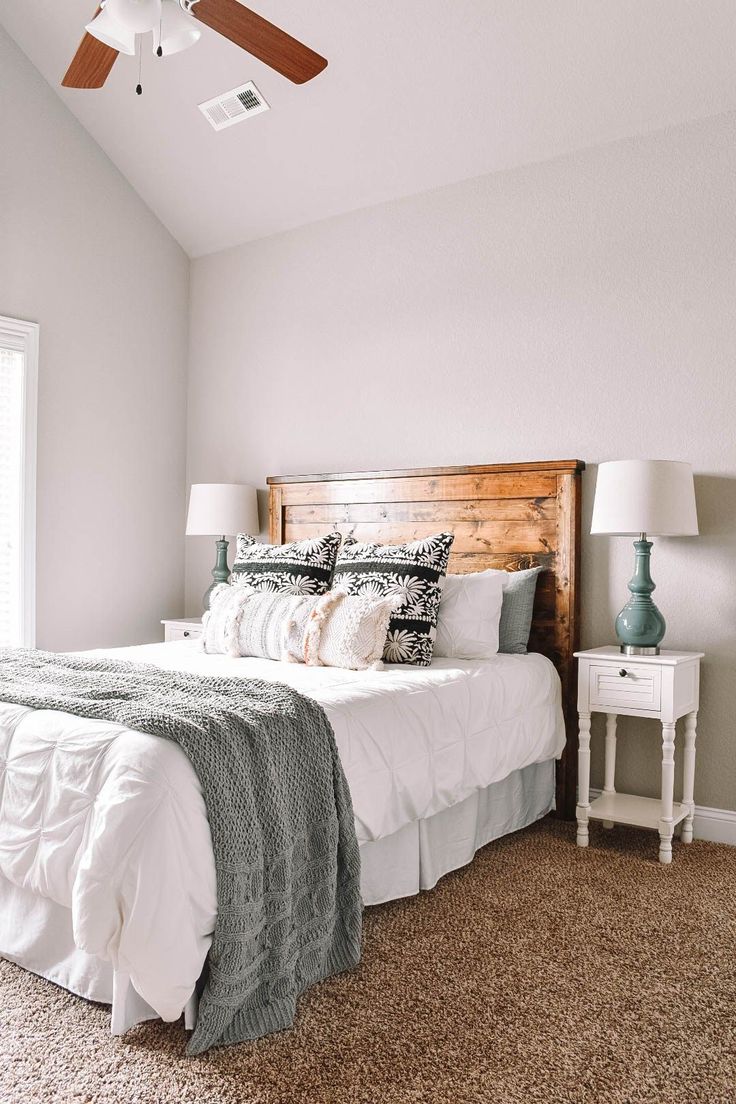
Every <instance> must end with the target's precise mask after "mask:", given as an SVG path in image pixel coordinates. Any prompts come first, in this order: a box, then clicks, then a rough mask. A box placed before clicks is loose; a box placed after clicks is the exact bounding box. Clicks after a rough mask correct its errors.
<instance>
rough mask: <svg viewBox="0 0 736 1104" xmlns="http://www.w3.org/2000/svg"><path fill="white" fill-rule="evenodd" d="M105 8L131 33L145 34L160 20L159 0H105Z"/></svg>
mask: <svg viewBox="0 0 736 1104" xmlns="http://www.w3.org/2000/svg"><path fill="white" fill-rule="evenodd" d="M105 10H106V12H107V14H108V15H109V16H111V18H112V19H114V20H115V22H116V23H119V24H120V26H121V27H125V29H126V31H131V32H132V33H133V34H146V33H147V32H148V31H152V30H153V28H154V27H155V26H156V25H157V24H158V23H159V22H160V19H161V0H107V3H106V4H105Z"/></svg>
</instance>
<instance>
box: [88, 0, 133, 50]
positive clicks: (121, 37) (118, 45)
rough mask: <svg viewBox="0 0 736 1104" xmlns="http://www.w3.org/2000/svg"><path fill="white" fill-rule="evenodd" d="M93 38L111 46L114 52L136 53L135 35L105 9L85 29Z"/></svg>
mask: <svg viewBox="0 0 736 1104" xmlns="http://www.w3.org/2000/svg"><path fill="white" fill-rule="evenodd" d="M84 29H85V31H87V33H88V34H91V35H92V36H93V38H96V39H98V40H99V41H100V42H104V43H105V45H106V46H111V47H112V48H113V50H119V51H120V53H121V54H134V53H135V33H134V32H133V31H129V30H127V28H125V27H124V26H123V25H122V23H117V22H116V21H115V20H114V19H113V18H112V16H111V15H110V13H109V12H108V10H107V7H104V8H103V9H102V11H101V12H100V14H99V15H98V16H96V17H95V18H94V19H93V20H92V22H91V23H88V24H87V26H86V27H85V28H84Z"/></svg>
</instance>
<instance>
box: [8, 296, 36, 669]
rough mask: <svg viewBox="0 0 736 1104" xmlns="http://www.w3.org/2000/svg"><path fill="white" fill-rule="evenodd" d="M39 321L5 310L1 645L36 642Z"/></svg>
mask: <svg viewBox="0 0 736 1104" xmlns="http://www.w3.org/2000/svg"><path fill="white" fill-rule="evenodd" d="M37 372H38V326H37V325H36V323H35V322H19V321H18V320H17V319H15V318H4V317H3V316H2V315H0V647H2V646H7V645H16V644H20V645H25V646H26V647H29V648H32V647H33V646H34V644H35V628H36V625H35V622H36V601H35V599H36V593H35V590H36V588H35V567H36V379H37Z"/></svg>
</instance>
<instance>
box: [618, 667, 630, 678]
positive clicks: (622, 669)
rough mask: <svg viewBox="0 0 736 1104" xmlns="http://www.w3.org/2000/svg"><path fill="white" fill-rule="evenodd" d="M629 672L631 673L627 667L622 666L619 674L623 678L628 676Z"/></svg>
mask: <svg viewBox="0 0 736 1104" xmlns="http://www.w3.org/2000/svg"><path fill="white" fill-rule="evenodd" d="M628 673H629V672H628V671H627V670H626V668H625V667H622V668H621V670H620V671H619V674H620V676H621V678H626V676H627V675H628Z"/></svg>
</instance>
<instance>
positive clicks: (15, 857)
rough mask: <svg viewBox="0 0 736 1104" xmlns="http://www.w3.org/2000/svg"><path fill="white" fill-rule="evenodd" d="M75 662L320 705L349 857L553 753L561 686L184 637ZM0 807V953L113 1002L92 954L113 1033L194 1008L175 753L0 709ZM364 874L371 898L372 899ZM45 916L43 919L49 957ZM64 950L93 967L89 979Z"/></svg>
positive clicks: (533, 671)
mask: <svg viewBox="0 0 736 1104" xmlns="http://www.w3.org/2000/svg"><path fill="white" fill-rule="evenodd" d="M87 654H89V655H94V656H98V657H101V656H109V657H110V658H115V659H127V660H132V661H137V662H144V663H153V664H155V665H157V666H159V667H162V668H164V669H167V670H171V671H182V672H190V673H194V674H197V673H200V674H206V675H217V676H228V677H242V678H258V679H264V680H266V681H278V682H282V683H286V684H287V685H288V686H291V687H293V688H295V689H296V690H298V691H300V692H301V693H302V694H304V695H306V696H307V697H310V698H312V699H313V700H314V701H316V702H318V703H319V704H320V705H321V706H322V707H323V709H324V710H325V712H326V714H327V717H328V719H329V721H330V722H331V724H332V728H333V730H334V734H335V739H336V743H337V749H338V752H339V756H340V761H341V763H342V766H343V769H344V772H345V776H346V778H347V781H348V784H349V788H350V793H351V797H352V803H353V810H354V814H355V828H356V833H357V838H358V843H359V844H360V845H361V848H369V847H370V846H371V845H373V844H377V843H378V841H388V840H389V837H393V836H396V838H400V837H401V834H402V833H404V837H403V838H408V837H406V832H407V831H411V829H410V826H411V825H416V824H417V823H422V822H427V821H429V822H432V823H435V824H437V823H438V820H437V818H438V817H441V816H442V815H445V816H450V815H452V814H451V812H450V811H451V810H452V809H453V807H458V808H459V809H461V810H463V815H465V816H466V817H467V816H468V815H469V813H468V810H469V809H470V808H471V806H472V805H473V802H474V801H476V800H477V797H478V795H479V794H482V793H483V792H484V791H488V793H490V792H491V790H490V789H489V788H490V787H493V785H494V784H496V783H500V782H501V781H502V780H504V779H509V778H510V777H511V776H513V775H514V772H518V773H519V776H520V777H521V776H523V774H524V771H525V769H526V768H532V767H533V766H534V765H535V764H539V765H541V766H544V765H545V764H548V763H549V762H550V761H551V760H553V759H554V758H557V757H559V755H560V754H561V752H562V750H563V748H564V745H565V732H564V725H563V719H562V711H561V706H560V682H559V678H558V675H557V673H556V671H555V669H554V667H553V665H552V664H551V663H550V662H549V660H547V659H545V658H544V657H543V656H541V655H537V654H531V655H497V656H494V657H493V658H492V659H487V660H452V659H435V660H434V661H433V662H432V663H431V665H430V666H428V667H426V668H422V667H410V666H387V667H385V668H384V669H383V670H367V671H359V672H357V671H346V670H342V669H339V668H326V667H306V666H301V665H295V664H287V663H279V662H274V661H271V660H264V659H255V658H252V659H234V658H231V657H229V656H225V655H205V654H204V653H203V652H202V650H201V647H200V646H199V644H198V643H196V642H188V641H181V642H175V643H168V644H151V645H143V646H140V647H134V648H119V649H114V650H112V651H108V652H104V651H98V652H94V653H87ZM534 769H536V768H534ZM540 769H541V767H540ZM550 800H551V797H550ZM0 802H1V803H0V954H4V955H6V956H7V957H11V958H15V959H16V960H17V961H19V962H20V963H21V965H25V966H27V967H28V968H30V969H34V970H36V972H38V973H42V974H44V975H45V976H47V977H50V978H51V979H52V980H56V981H58V982H60V983H61V984H65V985H68V987H70V988H73V989H74V990H75V991H77V992H80V993H81V994H82V995H83V996H89V997H91V998H92V999H98V1000H99V999H103V1000H106V999H110V996H109V993H108V994H107V995H102V993H101V989H100V977H101V976H102V975H101V973H100V970H99V968H98V967H99V961H100V959H103V960H105V962H106V963H109V967H107V969H108V971H110V972H111V973H112V975H113V977H114V983H113V988H114V989H115V988H117V990H118V993H117V996H118V998H119V999H118V1009H117V1024H118V1027H119V1028H120V1027H125V1026H127V1024H128V1023H130V1022H135V1020H136V1019H141V1018H145V1015H146V1014H149V1015H150V1014H157V1015H159V1016H161V1017H162V1018H163V1019H165V1020H172V1019H176V1018H178V1016H179V1015H180V1014H181V1012H182V1010H184V1009H185V1008H187V1007H189V1009H190V1010H191V1003H189V1002H191V998H192V995H193V993H194V990H195V985H196V983H197V980H198V978H199V976H200V974H201V972H202V968H203V964H204V961H205V958H206V955H207V951H208V948H209V946H210V942H211V938H212V932H213V928H214V922H215V917H216V912H217V901H216V881H215V867H214V859H213V850H212V842H211V836H210V828H209V824H208V820H207V816H206V812H205V806H204V801H203V798H202V790H201V786H200V783H199V781H198V779H197V777H196V775H195V773H194V770H193V768H192V766H191V765H190V763H189V761H188V759H187V758H186V756H185V755H184V753H183V752H182V750H181V749H180V748H179V747H178V746H177V745H176V744H173V743H170V742H169V741H167V740H162V739H159V738H157V737H156V736H148V735H144V734H142V733H140V732H136V731H133V730H131V729H127V728H125V727H123V726H121V725H115V724H110V723H106V722H101V721H95V720H89V719H83V718H80V717H77V716H73V715H70V714H67V713H62V712H57V711H53V710H31V709H28V708H25V707H23V706H18V705H9V704H6V703H0ZM548 807H549V803H547V804H546V805H545V806H544V807H543V808H540V809H539V810H538V811H537V812H536V813H533V814H531V815H541V812H543V811H546V809H547V808H548ZM523 822H525V823H528V820H526V821H523ZM520 823H522V821H516V822H515V825H516V826H520ZM486 838H491V836H486ZM481 842H484V840H481ZM460 861H467V857H465V858H464V859H462V860H460ZM370 865H371V886H370V893H369V894H368V895H367V896H366V893H365V887H364V899H365V900H366V903H367V904H370V903H372V901H377V900H382V899H386V894H385V893H384V889H385V887H384V886H382V885H381V884H380V883H381V876H380V866H379V868H378V869H377V867H376V864H375V863H373V864H370ZM455 865H459V863H455ZM451 868H452V866H451V865H446V866H445V867H444V869H451ZM422 884H424V883H422ZM407 891H408V892H410V891H411V890H407ZM391 895H394V896H395V895H396V893H395V892H393V894H392V893H391V892H389V893H388V896H391ZM44 917H47V918H50V917H53V924H52V923H51V920H49V935H48V945H47V946H46V947H45V946H44V933H43V932H42V931H41V930H40V929H39V928H38V925H42V924H43V923H44ZM24 923H25V924H27V925H30V929H29V930H26V929H25V928H24ZM65 924H68V926H69V928H70V929H71V930H72V931H73V945H74V946H73V947H70V942H71V940H70V939H69V937H68V935H65V934H64V932H63V931H62V928H63V927H64V925H65ZM34 925H36V927H35V928H34ZM52 927H53V932H52V931H51V928H52ZM54 941H55V942H54ZM73 955H81V956H84V955H89V956H90V958H89V960H88V961H89V970H88V979H87V982H86V983H85V970H84V968H82V969H81V971H80V967H79V958H76V959H75V962H74V969H73V970H72V968H71V965H70V963H69V961H68V959H69V958H70V956H73ZM60 956H61V961H60ZM72 978H73V983H72ZM129 986H131V987H132V990H131V989H129ZM113 997H115V993H113ZM124 1002H128V1003H129V1004H130V1008H131V1009H132V1011H129V1013H125V1012H124V1011H121V1009H122V1006H123V1003H124ZM136 1002H138V1003H137V1004H136ZM141 1002H145V1003H141ZM115 1016H116V1012H115V1005H114V1018H115Z"/></svg>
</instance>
